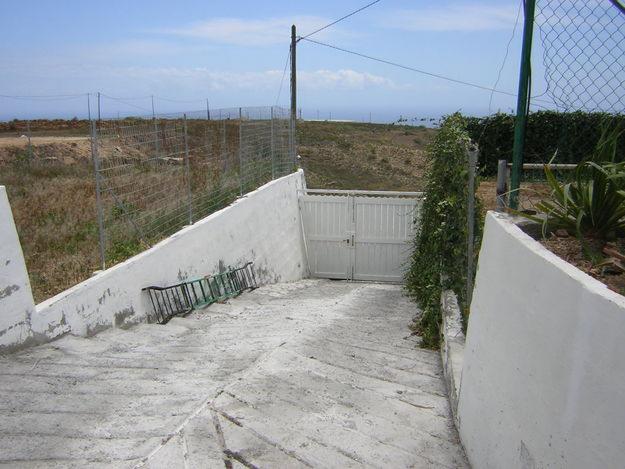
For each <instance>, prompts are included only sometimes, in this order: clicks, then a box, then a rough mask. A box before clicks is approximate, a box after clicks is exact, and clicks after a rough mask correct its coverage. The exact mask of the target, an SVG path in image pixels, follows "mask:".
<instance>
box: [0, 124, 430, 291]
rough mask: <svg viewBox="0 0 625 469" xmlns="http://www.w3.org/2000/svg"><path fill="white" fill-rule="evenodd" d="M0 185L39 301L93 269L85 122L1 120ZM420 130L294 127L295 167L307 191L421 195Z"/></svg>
mask: <svg viewBox="0 0 625 469" xmlns="http://www.w3.org/2000/svg"><path fill="white" fill-rule="evenodd" d="M0 124H1V125H0V185H5V186H6V187H7V191H8V194H9V200H10V202H11V207H12V210H13V216H14V218H15V222H16V225H17V229H18V232H19V235H20V241H21V243H22V248H23V250H24V255H25V258H26V264H27V267H28V271H29V275H30V277H31V284H32V287H33V293H34V296H35V300H36V301H37V302H40V301H43V300H45V299H47V298H49V297H51V296H53V295H55V294H56V293H59V292H61V291H63V290H65V289H67V288H69V287H71V286H72V285H75V284H76V283H78V282H80V281H82V280H85V279H87V278H89V276H91V274H92V273H93V272H94V271H95V270H97V269H98V264H99V262H98V232H97V223H96V206H95V187H94V186H95V184H94V176H93V167H92V162H91V148H90V140H89V137H88V125H87V123H86V122H84V121H44V120H42V121H31V123H30V130H31V132H30V133H31V148H30V149H29V146H28V139H27V138H26V137H22V135H26V127H25V123H24V122H20V121H12V122H9V123H0ZM434 133H435V131H434V130H432V129H426V128H422V127H408V126H392V125H377V124H359V123H358V124H357V123H342V122H341V123H339V122H306V121H303V122H300V123H298V141H299V146H298V149H299V153H300V155H301V159H300V164H301V165H302V167H303V168H304V169H305V170H306V177H307V181H308V185H309V187H314V188H334V189H337V188H338V189H365V190H367V189H368V190H376V189H377V190H380V189H393V190H422V189H423V188H424V180H423V174H424V171H425V162H424V158H423V152H424V149H425V145H426V144H427V142H428V141H429V140H430V139H431V138H432V136H433V135H434Z"/></svg>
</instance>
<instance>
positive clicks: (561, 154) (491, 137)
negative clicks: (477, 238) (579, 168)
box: [466, 111, 625, 176]
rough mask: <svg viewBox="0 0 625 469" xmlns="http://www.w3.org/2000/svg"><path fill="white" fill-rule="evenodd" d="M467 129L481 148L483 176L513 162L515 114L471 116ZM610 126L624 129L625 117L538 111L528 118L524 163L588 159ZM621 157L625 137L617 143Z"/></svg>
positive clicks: (566, 161)
mask: <svg viewBox="0 0 625 469" xmlns="http://www.w3.org/2000/svg"><path fill="white" fill-rule="evenodd" d="M466 121H467V130H468V132H469V136H470V137H471V139H472V140H473V141H475V142H477V143H478V145H479V147H480V161H479V164H480V169H481V171H482V174H484V175H489V176H492V175H495V174H497V161H498V160H501V159H506V160H508V161H509V162H511V161H512V143H513V139H514V115H511V114H502V113H498V114H494V115H491V116H487V117H468V118H466ZM606 124H609V126H610V127H611V128H614V127H618V128H623V126H624V124H625V115H624V114H618V115H612V114H606V113H602V112H582V111H577V112H557V111H538V112H532V113H530V114H529V116H528V121H527V129H526V139H525V154H524V162H525V163H547V162H549V161H551V159H552V157H553V155H554V154H556V152H557V157H556V160H555V161H554V162H555V163H572V164H577V163H579V162H581V161H583V160H584V159H586V157H587V156H588V154H589V153H590V152H591V151H592V150H593V147H594V146H595V144H596V143H597V142H598V141H600V139H601V137H602V134H603V132H604V130H605V128H606ZM615 144H616V146H617V147H618V149H619V152H620V153H621V154H622V153H623V150H625V134H620V136H619V138H618V140H617V141H616V142H615Z"/></svg>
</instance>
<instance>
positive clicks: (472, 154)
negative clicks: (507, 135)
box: [466, 147, 478, 306]
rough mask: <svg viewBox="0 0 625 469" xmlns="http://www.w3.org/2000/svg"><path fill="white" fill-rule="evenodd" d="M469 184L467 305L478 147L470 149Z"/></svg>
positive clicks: (471, 286)
mask: <svg viewBox="0 0 625 469" xmlns="http://www.w3.org/2000/svg"><path fill="white" fill-rule="evenodd" d="M467 156H468V169H469V172H468V179H469V180H468V184H467V292H466V298H467V305H469V306H470V305H471V297H472V296H473V257H474V253H473V250H474V244H475V170H476V167H477V157H478V148H477V147H472V148H470V149H469V151H468V155H467Z"/></svg>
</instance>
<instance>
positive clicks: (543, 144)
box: [481, 0, 625, 212]
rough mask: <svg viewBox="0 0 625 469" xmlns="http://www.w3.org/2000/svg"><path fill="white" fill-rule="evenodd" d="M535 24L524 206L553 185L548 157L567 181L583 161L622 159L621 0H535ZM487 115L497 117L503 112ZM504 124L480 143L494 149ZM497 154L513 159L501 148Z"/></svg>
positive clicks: (624, 65)
mask: <svg viewBox="0 0 625 469" xmlns="http://www.w3.org/2000/svg"><path fill="white" fill-rule="evenodd" d="M535 24H536V28H537V31H536V33H537V34H536V35H535V36H534V43H535V44H534V46H535V51H537V52H538V54H537V57H535V60H541V61H542V65H543V68H544V81H545V89H544V90H543V91H542V92H539V91H535V92H534V93H532V97H531V98H530V104H531V105H532V106H534V109H539V110H538V111H535V112H531V113H530V114H529V115H528V120H527V125H526V128H525V144H524V154H523V162H524V163H526V165H524V168H523V172H522V183H521V187H520V189H519V192H518V200H519V209H520V210H523V211H529V212H534V208H535V206H536V204H537V203H538V202H540V201H541V200H544V199H545V198H546V197H547V196H549V194H550V191H551V188H550V187H549V185H548V184H547V182H546V175H545V170H544V168H543V166H542V165H544V164H546V163H552V167H551V170H552V174H553V176H554V177H555V178H556V179H557V180H560V181H562V182H565V181H569V180H571V179H572V178H573V177H575V171H574V169H575V165H577V164H578V163H580V162H585V161H595V162H601V163H605V162H619V161H622V160H623V158H624V155H625V132H624V130H625V114H624V113H625V87H624V86H623V85H624V84H625V8H624V7H623V2H621V1H620V0H593V1H578V0H574V1H570V2H562V1H559V0H537V2H536V16H535ZM545 106H546V109H544V108H545ZM487 119H490V121H491V123H492V122H495V123H497V122H496V121H501V120H503V119H505V116H491V117H489V118H487ZM502 128H503V126H502ZM508 131H509V133H510V134H509V135H507V134H506V135H505V136H504V137H502V135H496V136H494V137H492V135H491V137H492V140H493V141H488V142H484V145H483V146H482V145H481V146H482V147H483V148H484V147H485V148H486V149H487V151H488V150H489V149H490V148H491V147H492V148H498V146H499V145H500V142H501V141H502V138H510V139H511V138H512V132H513V126H512V125H510V126H509V129H508V128H506V132H508ZM499 158H506V159H507V160H508V162H510V161H511V155H508V154H501V152H500V155H499ZM488 163H489V166H488V168H486V171H487V172H489V173H490V174H494V170H495V168H496V166H495V165H496V160H495V159H494V158H488ZM532 164H534V166H532ZM566 165H570V166H569V167H566ZM571 166H572V167H571ZM508 187H509V186H508Z"/></svg>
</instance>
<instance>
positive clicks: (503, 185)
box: [497, 160, 508, 212]
mask: <svg viewBox="0 0 625 469" xmlns="http://www.w3.org/2000/svg"><path fill="white" fill-rule="evenodd" d="M507 192H508V161H507V160H499V161H498V162H497V211H498V212H503V211H504V209H505V208H506V205H507V200H506V199H507V196H506V194H507Z"/></svg>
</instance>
